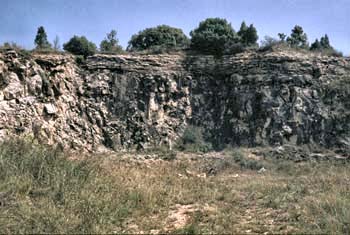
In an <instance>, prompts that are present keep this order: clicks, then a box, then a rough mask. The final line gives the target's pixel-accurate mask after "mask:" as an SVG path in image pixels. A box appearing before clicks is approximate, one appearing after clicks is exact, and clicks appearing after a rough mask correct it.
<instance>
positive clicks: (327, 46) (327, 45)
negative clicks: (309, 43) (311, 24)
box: [320, 34, 332, 49]
mask: <svg viewBox="0 0 350 235" xmlns="http://www.w3.org/2000/svg"><path fill="white" fill-rule="evenodd" d="M320 44H321V46H322V48H323V49H330V48H332V46H331V44H330V42H329V38H328V35H327V34H325V35H324V37H321V39H320Z"/></svg>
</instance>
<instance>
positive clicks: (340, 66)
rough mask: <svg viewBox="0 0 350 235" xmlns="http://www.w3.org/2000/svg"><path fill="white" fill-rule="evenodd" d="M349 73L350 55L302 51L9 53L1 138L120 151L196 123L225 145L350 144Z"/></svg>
mask: <svg viewBox="0 0 350 235" xmlns="http://www.w3.org/2000/svg"><path fill="white" fill-rule="evenodd" d="M349 77H350V60H349V59H346V58H335V57H321V56H316V55H305V54H300V53H296V52H289V53H286V52H269V53H255V52H249V53H243V54H238V55H236V56H225V57H223V58H220V59H217V58H214V57H212V56H185V55H137V56H136V55H113V56H112V55H95V56H92V57H89V58H88V59H87V62H86V65H84V66H78V65H77V64H76V63H75V60H74V57H73V56H70V55H60V54H48V55H44V54H40V55H39V54H37V55H33V56H32V57H30V58H29V57H24V56H22V55H18V54H17V53H16V52H14V51H5V52H1V53H0V138H5V137H6V136H8V135H11V134H17V135H24V134H31V135H34V136H35V137H36V138H37V139H38V140H40V141H43V142H45V143H49V144H60V145H62V146H64V147H66V148H75V149H87V150H91V151H96V150H103V149H113V150H120V149H126V148H147V147H149V146H153V145H170V144H171V142H174V141H175V140H176V139H177V138H178V137H179V136H180V135H181V134H182V133H183V131H184V129H185V128H186V126H187V125H188V124H193V125H198V126H202V127H204V129H205V138H206V139H207V140H208V141H211V142H212V143H213V144H214V146H217V147H218V148H220V147H221V146H224V145H225V144H233V145H238V146H241V145H244V146H258V145H282V144H292V145H300V144H315V145H321V146H324V147H327V148H342V149H350V107H349V106H350V101H349V99H350V98H349V97H346V96H344V94H343V93H341V92H338V90H337V89H333V88H332V86H331V85H332V84H333V83H334V82H335V83H336V82H337V81H338V80H339V81H340V80H342V81H343V80H344V79H348V78H349ZM349 80H350V79H348V80H345V81H349Z"/></svg>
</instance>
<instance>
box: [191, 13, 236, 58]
mask: <svg viewBox="0 0 350 235" xmlns="http://www.w3.org/2000/svg"><path fill="white" fill-rule="evenodd" d="M190 35H191V37H192V38H191V48H192V49H194V50H196V51H200V52H203V53H209V54H215V55H221V54H223V52H224V50H225V45H226V44H227V43H230V42H232V41H233V42H238V41H239V40H238V37H237V35H236V33H235V31H234V30H233V28H232V26H231V24H229V23H228V22H227V20H225V19H221V18H208V19H206V20H204V21H202V22H200V24H199V26H198V28H196V29H194V30H193V31H191V33H190Z"/></svg>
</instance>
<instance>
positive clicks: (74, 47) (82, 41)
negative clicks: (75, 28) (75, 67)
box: [63, 36, 96, 58]
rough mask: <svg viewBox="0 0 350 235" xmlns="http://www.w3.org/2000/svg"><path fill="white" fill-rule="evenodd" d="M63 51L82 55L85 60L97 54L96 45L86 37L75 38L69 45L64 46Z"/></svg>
mask: <svg viewBox="0 0 350 235" xmlns="http://www.w3.org/2000/svg"><path fill="white" fill-rule="evenodd" d="M63 49H64V50H65V51H69V52H71V53H72V54H74V55H82V56H84V57H85V58H86V57H88V56H90V55H93V54H95V52H96V45H95V44H94V43H93V42H90V41H88V40H87V39H86V37H84V36H81V37H79V36H74V37H72V38H71V39H70V40H69V41H68V42H67V43H65V44H63Z"/></svg>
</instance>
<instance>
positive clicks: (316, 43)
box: [310, 39, 322, 51]
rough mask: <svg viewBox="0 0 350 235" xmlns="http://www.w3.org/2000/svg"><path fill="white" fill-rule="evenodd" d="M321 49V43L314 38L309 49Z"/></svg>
mask: <svg viewBox="0 0 350 235" xmlns="http://www.w3.org/2000/svg"><path fill="white" fill-rule="evenodd" d="M321 49H322V45H321V43H320V41H318V39H316V40H315V42H314V43H312V44H311V46H310V50H311V51H319V50H321Z"/></svg>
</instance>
